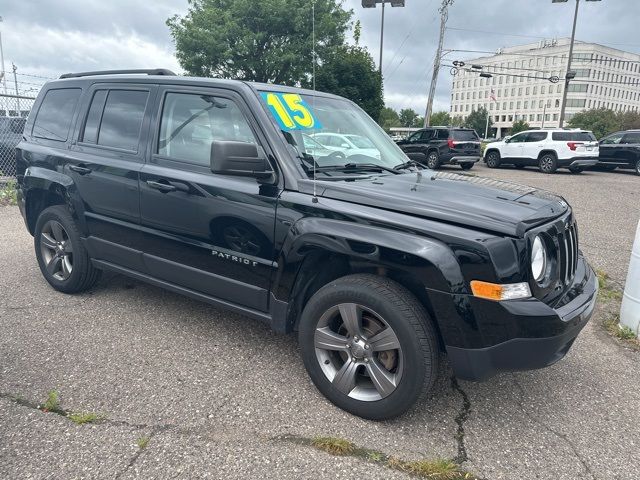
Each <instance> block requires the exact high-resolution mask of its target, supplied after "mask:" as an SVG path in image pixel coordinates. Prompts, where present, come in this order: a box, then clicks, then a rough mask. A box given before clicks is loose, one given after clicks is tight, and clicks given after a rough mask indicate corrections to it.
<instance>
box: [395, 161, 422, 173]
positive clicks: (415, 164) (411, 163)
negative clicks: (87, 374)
mask: <svg viewBox="0 0 640 480" xmlns="http://www.w3.org/2000/svg"><path fill="white" fill-rule="evenodd" d="M411 167H415V168H417V169H418V170H421V169H423V168H424V167H423V166H422V165H420V164H419V163H418V162H416V161H415V160H409V161H408V162H404V163H401V164H400V165H396V166H395V167H393V169H394V170H396V171H397V170H406V169H407V168H411Z"/></svg>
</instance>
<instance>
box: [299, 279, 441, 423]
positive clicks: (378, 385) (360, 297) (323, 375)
mask: <svg viewBox="0 0 640 480" xmlns="http://www.w3.org/2000/svg"><path fill="white" fill-rule="evenodd" d="M298 339H299V342H300V348H301V351H302V358H303V361H304V365H305V367H306V369H307V372H308V373H309V376H310V377H311V380H312V381H313V383H314V384H315V385H316V387H317V388H318V390H320V392H321V393H322V394H323V395H324V396H325V397H327V398H328V399H329V400H330V401H331V402H333V403H334V404H335V405H337V406H338V407H340V408H342V409H343V410H346V411H348V412H350V413H352V414H354V415H358V416H360V417H363V418H367V419H371V420H384V419H388V418H393V417H397V416H398V415H401V414H402V413H404V412H406V411H407V410H408V409H409V408H410V407H411V406H412V405H413V404H414V403H415V402H416V401H417V400H418V399H419V398H420V397H421V396H422V394H424V393H425V392H426V391H428V390H429V389H430V388H431V387H432V386H433V383H434V382H435V379H436V377H437V372H438V343H437V340H436V333H435V329H434V326H433V323H432V322H431V320H430V319H429V317H428V315H427V313H426V311H425V309H424V307H423V306H422V305H421V304H420V303H419V302H418V300H417V299H416V298H415V297H414V296H413V295H412V294H411V293H410V292H408V291H407V290H406V289H404V288H403V287H402V286H401V285H399V284H397V283H396V282H394V281H392V280H390V279H388V278H384V277H378V276H375V275H368V274H357V275H349V276H346V277H342V278H339V279H338V280H335V281H333V282H331V283H329V284H328V285H325V286H324V287H322V288H321V289H320V290H319V291H318V292H316V294H315V295H314V296H313V297H312V298H311V299H310V300H309V302H308V303H307V305H306V307H305V308H304V311H303V312H302V317H301V319H300V325H299V335H298Z"/></svg>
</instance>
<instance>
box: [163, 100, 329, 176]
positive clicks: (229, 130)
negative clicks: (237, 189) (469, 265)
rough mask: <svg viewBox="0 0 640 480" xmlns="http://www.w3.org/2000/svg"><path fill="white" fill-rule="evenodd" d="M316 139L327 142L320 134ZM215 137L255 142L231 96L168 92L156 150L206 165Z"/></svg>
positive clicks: (172, 156) (208, 162)
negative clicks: (229, 97) (229, 98)
mask: <svg viewBox="0 0 640 480" xmlns="http://www.w3.org/2000/svg"><path fill="white" fill-rule="evenodd" d="M318 139H319V140H320V141H322V143H324V144H327V143H326V142H324V141H323V140H324V139H322V137H319V138H318ZM214 140H230V141H235V142H247V143H257V142H256V140H255V137H254V136H253V132H252V131H251V128H250V127H249V123H248V122H247V119H246V118H245V117H244V115H243V114H242V112H241V111H240V109H239V108H238V106H237V105H236V104H235V103H234V102H233V101H232V100H228V99H226V98H219V97H213V96H210V95H196V94H185V93H167V96H166V98H165V102H164V107H163V109H162V121H161V123H160V140H159V145H158V153H159V154H160V155H164V156H167V157H171V158H175V159H178V160H186V161H188V162H191V163H196V164H199V165H206V166H208V165H209V164H210V158H211V143H212V142H213V141H214ZM332 140H333V139H332Z"/></svg>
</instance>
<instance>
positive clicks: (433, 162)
mask: <svg viewBox="0 0 640 480" xmlns="http://www.w3.org/2000/svg"><path fill="white" fill-rule="evenodd" d="M427 167H429V168H430V169H431V170H435V169H436V168H438V154H437V153H436V152H431V153H430V154H429V156H428V157H427Z"/></svg>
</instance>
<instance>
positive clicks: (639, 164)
mask: <svg viewBox="0 0 640 480" xmlns="http://www.w3.org/2000/svg"><path fill="white" fill-rule="evenodd" d="M636 175H640V158H639V159H638V160H636Z"/></svg>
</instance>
